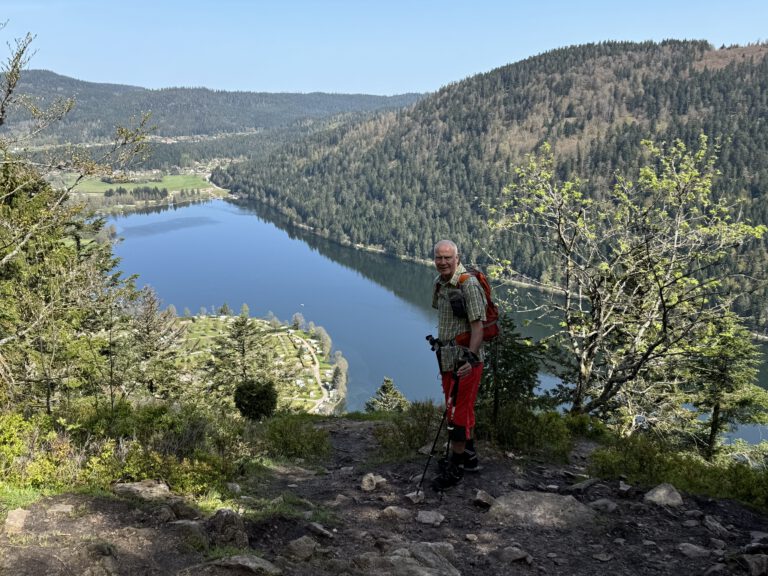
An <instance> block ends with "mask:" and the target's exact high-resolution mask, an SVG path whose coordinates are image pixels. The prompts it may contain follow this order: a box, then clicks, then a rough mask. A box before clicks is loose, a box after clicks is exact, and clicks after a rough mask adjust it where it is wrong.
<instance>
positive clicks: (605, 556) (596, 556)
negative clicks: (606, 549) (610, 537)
mask: <svg viewBox="0 0 768 576" xmlns="http://www.w3.org/2000/svg"><path fill="white" fill-rule="evenodd" d="M592 558H594V559H595V560H598V561H600V562H610V561H611V560H613V555H611V554H606V553H602V554H593V555H592Z"/></svg>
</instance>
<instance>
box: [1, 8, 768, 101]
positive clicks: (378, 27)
mask: <svg viewBox="0 0 768 576" xmlns="http://www.w3.org/2000/svg"><path fill="white" fill-rule="evenodd" d="M2 21H7V25H6V27H5V29H3V30H0V40H2V41H3V43H4V44H8V43H9V42H10V43H11V44H12V43H13V41H14V39H15V38H19V37H22V36H23V35H24V34H26V33H27V32H30V33H32V34H34V35H35V36H36V39H35V41H34V43H33V48H34V49H35V50H36V53H35V54H34V56H33V58H32V60H31V61H30V63H29V65H28V67H29V68H43V69H48V70H53V71H54V72H57V73H59V74H63V75H66V76H71V77H74V78H78V79H80V80H87V81H91V82H111V83H116V84H131V85H135V86H143V87H146V88H166V87H172V86H185V87H192V86H204V87H207V88H212V89H219V90H248V91H257V92H316V91H319V92H337V93H366V94H385V95H387V94H400V93H404V92H432V91H435V90H437V89H439V88H440V87H441V86H444V85H446V84H449V83H451V82H455V81H458V80H462V79H463V78H466V77H468V76H472V75H474V74H478V73H481V72H487V71H489V70H492V69H493V68H497V67H499V66H503V65H505V64H509V63H511V62H516V61H519V60H523V59H525V58H527V57H529V56H534V55H536V54H540V53H542V52H546V51H548V50H552V49H555V48H560V47H564V46H570V45H574V44H585V43H588V42H600V41H604V40H629V41H643V40H655V41H661V40H664V39H668V38H675V39H700V40H708V41H709V42H711V43H712V44H713V45H714V46H715V47H719V46H721V45H723V44H725V45H731V44H740V45H744V44H749V43H755V42H765V41H767V40H768V37H767V36H768V2H766V1H765V0H728V1H714V0H695V1H694V0H664V1H661V0H644V1H638V2H624V1H623V0H593V1H589V0H582V1H580V0H536V1H533V0H530V1H527V2H521V1H515V0H487V1H484V0H408V1H406V0H323V1H321V0H315V1H312V0H270V1H267V0H216V1H209V0H154V1H149V0H130V1H129V0H118V1H114V0H3V2H2V5H1V6H0V22H2ZM4 47H5V46H4V45H3V46H0V49H2V48H4ZM2 57H3V60H5V59H6V58H7V49H6V53H5V54H2Z"/></svg>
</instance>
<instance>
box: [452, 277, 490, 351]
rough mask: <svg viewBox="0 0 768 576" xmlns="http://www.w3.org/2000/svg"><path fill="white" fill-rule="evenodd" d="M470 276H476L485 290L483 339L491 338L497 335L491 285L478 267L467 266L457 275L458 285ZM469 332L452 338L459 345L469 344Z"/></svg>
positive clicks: (485, 340)
mask: <svg viewBox="0 0 768 576" xmlns="http://www.w3.org/2000/svg"><path fill="white" fill-rule="evenodd" d="M470 276H474V277H475V278H477V281H478V282H480V286H482V288H483V292H485V321H484V322H483V341H484V342H487V341H489V340H493V339H494V338H496V337H497V336H498V335H499V307H498V306H497V305H496V303H495V302H494V301H493V299H492V298H491V285H490V284H489V283H488V278H487V277H486V276H485V274H483V272H482V271H481V270H479V269H478V268H474V267H471V266H468V267H467V271H466V272H465V273H464V274H461V275H460V276H459V286H461V285H462V284H463V283H464V282H466V281H467V279H468V278H469V277H470ZM470 336H471V333H470V332H463V333H461V334H459V335H458V336H456V338H454V341H455V342H456V344H458V345H459V346H469V338H470Z"/></svg>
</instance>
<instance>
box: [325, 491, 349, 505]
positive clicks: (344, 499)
mask: <svg viewBox="0 0 768 576" xmlns="http://www.w3.org/2000/svg"><path fill="white" fill-rule="evenodd" d="M351 501H352V498H350V497H349V496H345V495H344V494H337V495H336V498H334V499H333V502H331V503H330V504H329V506H331V507H332V508H336V507H337V506H343V505H345V504H349V503H350V502H351Z"/></svg>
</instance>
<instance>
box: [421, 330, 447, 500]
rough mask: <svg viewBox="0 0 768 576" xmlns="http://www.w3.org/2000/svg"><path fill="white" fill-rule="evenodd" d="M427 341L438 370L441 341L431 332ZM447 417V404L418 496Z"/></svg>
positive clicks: (422, 475) (422, 477)
mask: <svg viewBox="0 0 768 576" xmlns="http://www.w3.org/2000/svg"><path fill="white" fill-rule="evenodd" d="M427 342H428V343H429V345H430V347H431V348H432V352H434V353H435V356H436V357H437V367H438V370H439V369H440V348H442V346H443V343H442V342H440V339H439V338H435V337H434V336H432V334H428V335H427ZM447 417H448V406H446V407H445V410H444V411H443V417H442V419H441V420H440V425H439V426H438V427H437V434H435V441H434V442H432V448H430V450H429V456H428V457H427V463H426V464H425V465H424V472H422V474H421V479H420V480H419V485H418V486H417V487H416V495H417V496H418V494H419V492H420V491H421V485H422V484H423V483H424V477H425V476H426V475H427V470H428V469H429V463H430V462H431V461H432V455H433V454H434V453H435V446H437V440H438V439H439V438H440V432H441V431H442V429H443V423H444V422H445V419H446V418H447Z"/></svg>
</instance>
